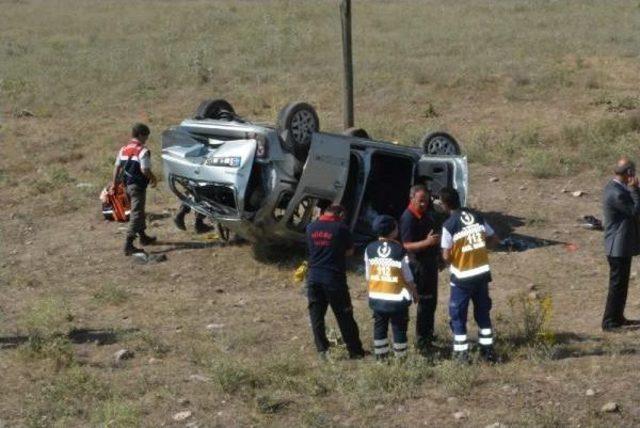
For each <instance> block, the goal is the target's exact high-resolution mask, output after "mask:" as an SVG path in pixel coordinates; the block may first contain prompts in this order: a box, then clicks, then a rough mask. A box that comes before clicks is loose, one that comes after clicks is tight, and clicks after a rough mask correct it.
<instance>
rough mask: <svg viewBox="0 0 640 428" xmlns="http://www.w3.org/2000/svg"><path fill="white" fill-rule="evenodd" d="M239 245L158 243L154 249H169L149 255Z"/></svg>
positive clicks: (217, 241)
mask: <svg viewBox="0 0 640 428" xmlns="http://www.w3.org/2000/svg"><path fill="white" fill-rule="evenodd" d="M232 245H239V244H236V243H233V242H224V241H221V240H216V241H158V242H156V243H155V245H154V247H159V246H166V247H168V248H162V249H157V250H153V251H149V254H167V253H172V252H175V251H184V250H202V249H207V248H224V247H228V246H232Z"/></svg>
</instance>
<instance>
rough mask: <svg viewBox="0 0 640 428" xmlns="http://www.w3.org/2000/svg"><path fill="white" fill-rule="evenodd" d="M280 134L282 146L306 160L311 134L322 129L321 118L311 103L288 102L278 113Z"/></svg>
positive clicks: (298, 157)
mask: <svg viewBox="0 0 640 428" xmlns="http://www.w3.org/2000/svg"><path fill="white" fill-rule="evenodd" d="M277 128H278V134H279V135H280V141H281V144H282V148H283V149H284V150H286V151H288V152H289V153H291V154H293V155H294V156H295V157H296V158H297V159H298V160H299V161H301V162H304V161H305V160H306V158H307V154H308V153H309V147H310V146H311V135H312V134H313V133H314V132H318V131H319V130H320V120H319V119H318V114H317V113H316V110H315V109H314V108H313V106H311V105H310V104H307V103H304V102H294V103H290V104H287V105H286V106H285V107H284V108H283V109H282V110H280V113H279V114H278V122H277Z"/></svg>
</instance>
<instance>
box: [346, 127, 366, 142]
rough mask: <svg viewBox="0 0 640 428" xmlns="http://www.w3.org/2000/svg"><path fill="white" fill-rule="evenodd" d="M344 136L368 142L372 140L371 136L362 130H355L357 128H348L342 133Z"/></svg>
mask: <svg viewBox="0 0 640 428" xmlns="http://www.w3.org/2000/svg"><path fill="white" fill-rule="evenodd" d="M342 134H343V135H348V136H350V137H357V138H366V139H367V140H370V139H371V137H370V136H369V133H368V132H367V131H365V130H364V129H362V128H355V127H353V128H347V129H345V130H344V131H342Z"/></svg>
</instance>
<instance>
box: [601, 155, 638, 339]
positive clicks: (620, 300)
mask: <svg viewBox="0 0 640 428" xmlns="http://www.w3.org/2000/svg"><path fill="white" fill-rule="evenodd" d="M614 172H615V177H614V178H613V179H612V180H611V181H610V182H609V183H608V184H607V186H606V187H605V188H604V196H603V210H604V246H605V253H606V255H607V260H608V261H609V267H610V271H609V293H608V295H607V303H606V306H605V309H604V316H603V317H602V329H603V330H604V331H611V330H615V329H618V328H620V327H623V326H625V325H632V324H638V323H640V322H638V321H632V320H628V319H626V318H625V317H624V307H625V304H626V302H627V290H628V288H629V273H630V271H631V258H632V257H633V256H635V255H638V254H640V225H639V221H640V189H639V188H638V177H636V168H635V164H634V163H633V162H632V161H630V160H629V159H627V158H621V159H620V160H619V161H618V163H617V164H616V168H615V170H614Z"/></svg>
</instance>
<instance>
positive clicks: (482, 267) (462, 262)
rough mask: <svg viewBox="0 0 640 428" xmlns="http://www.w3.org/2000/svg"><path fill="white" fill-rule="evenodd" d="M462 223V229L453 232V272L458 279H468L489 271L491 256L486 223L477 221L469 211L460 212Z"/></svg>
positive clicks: (451, 267)
mask: <svg viewBox="0 0 640 428" xmlns="http://www.w3.org/2000/svg"><path fill="white" fill-rule="evenodd" d="M460 224H461V226H462V227H461V228H460V230H458V231H455V232H454V233H453V247H452V248H451V266H450V269H449V270H450V272H451V274H452V275H453V276H454V277H455V278H457V279H468V278H473V277H475V276H479V275H483V274H486V273H488V272H489V271H490V269H489V256H488V253H487V247H486V232H485V228H484V225H483V224H479V223H477V222H476V219H475V217H474V215H473V214H471V213H469V212H467V211H462V212H461V213H460Z"/></svg>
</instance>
